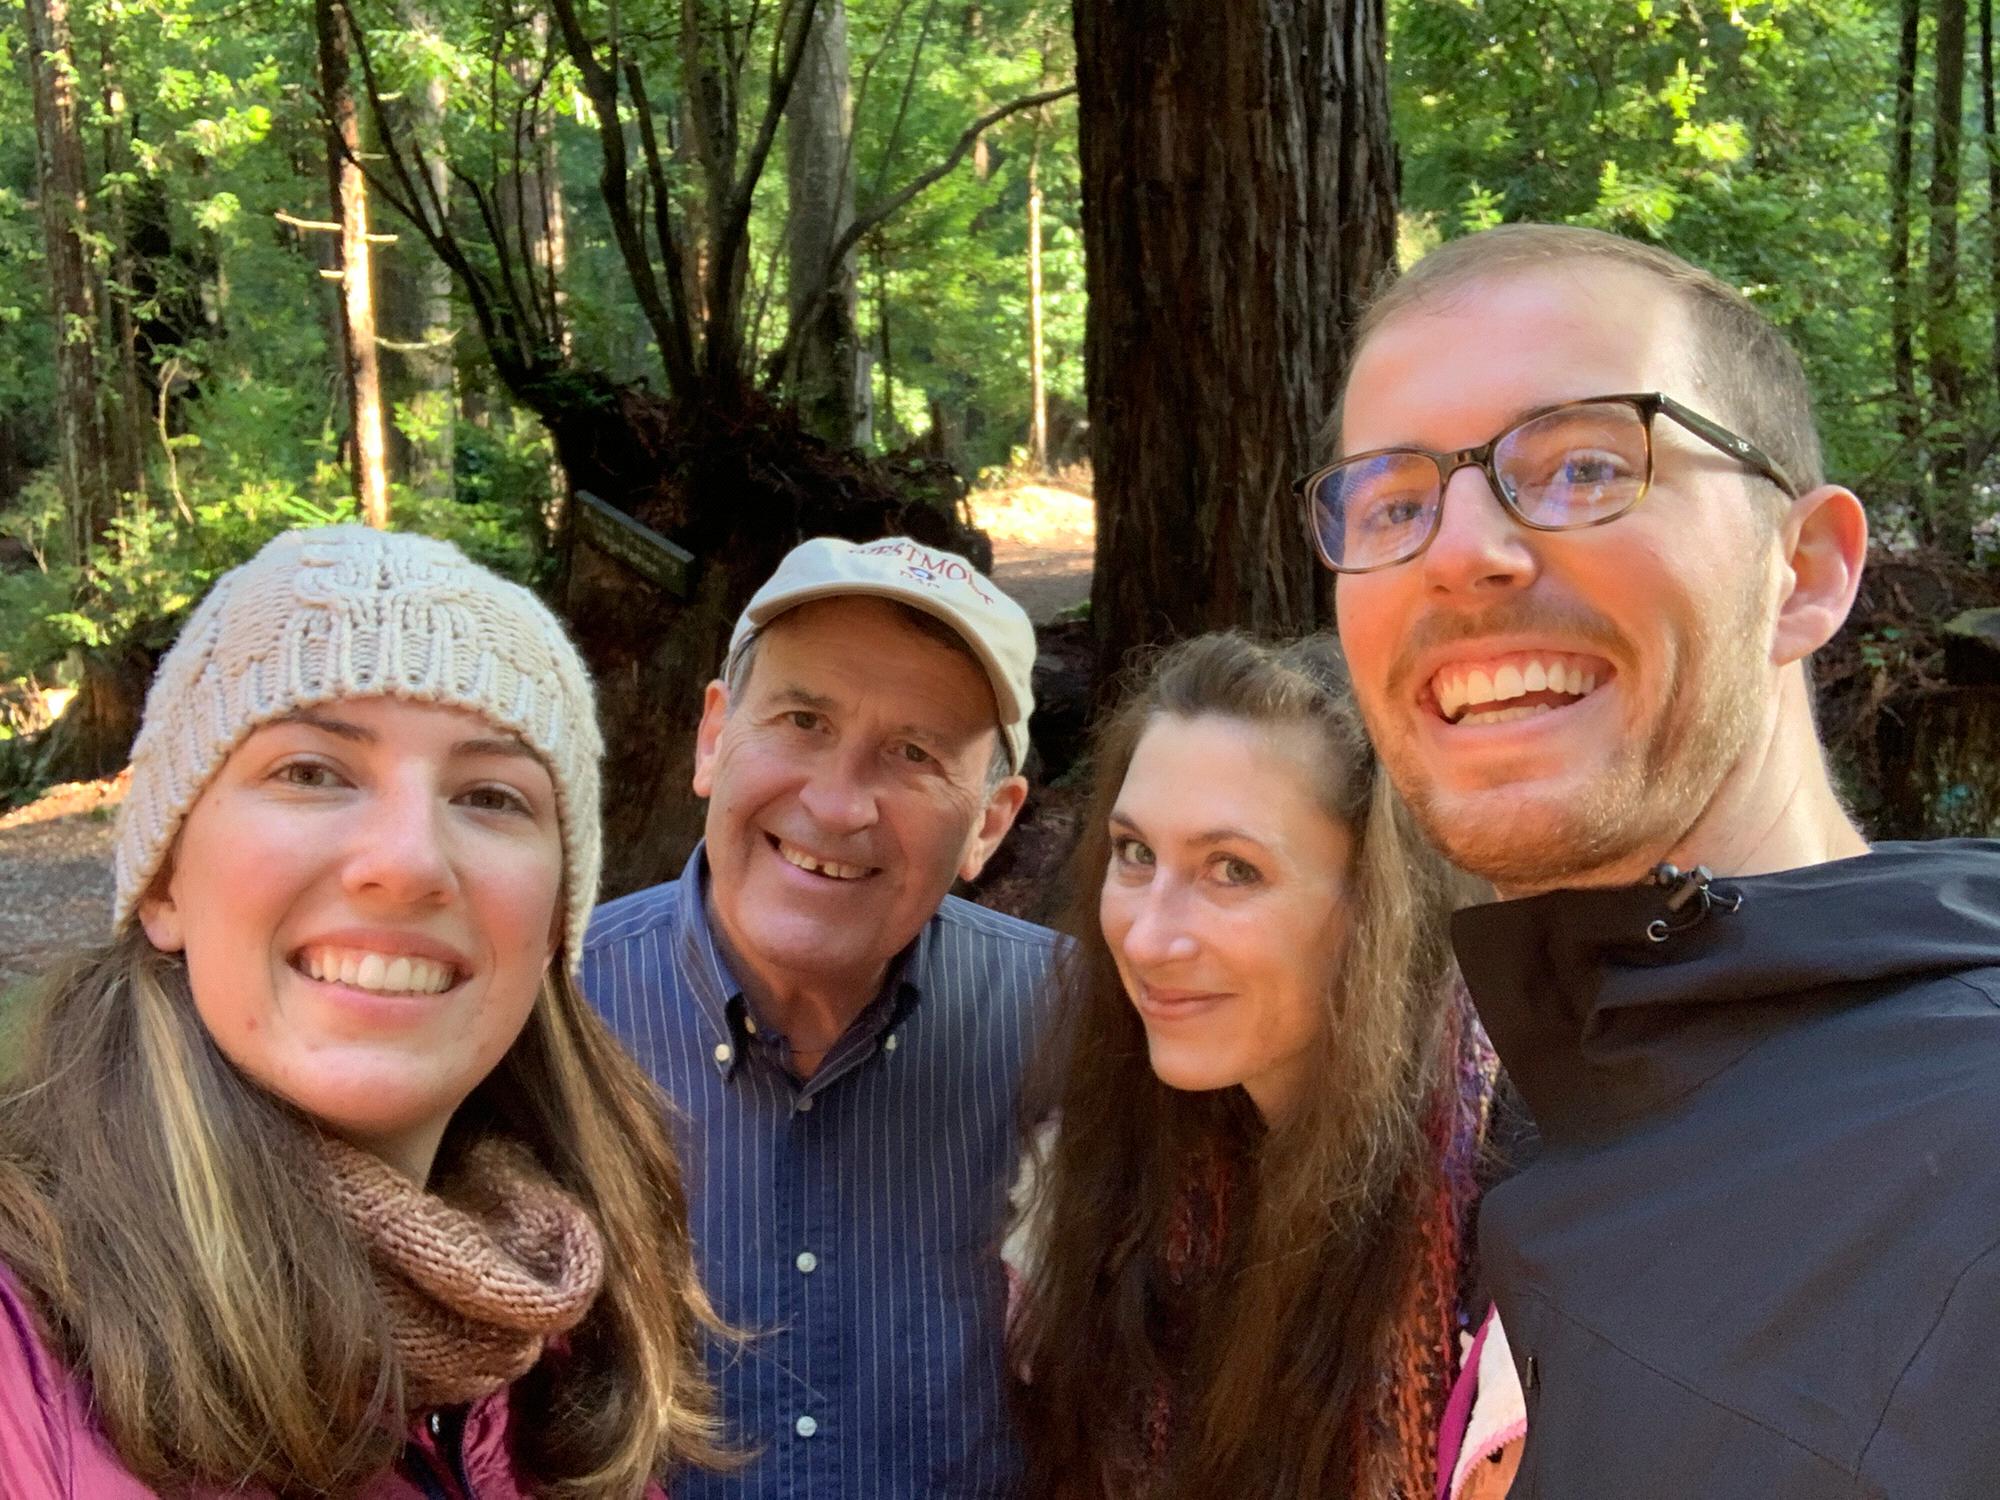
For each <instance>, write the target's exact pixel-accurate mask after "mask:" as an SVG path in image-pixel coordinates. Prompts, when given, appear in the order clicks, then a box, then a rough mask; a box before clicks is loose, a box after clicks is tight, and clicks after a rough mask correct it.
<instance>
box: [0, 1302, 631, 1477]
mask: <svg viewBox="0 0 2000 1500" xmlns="http://www.w3.org/2000/svg"><path fill="white" fill-rule="evenodd" d="M508 1395H509V1393H508V1392H506V1391H501V1392H499V1393H497V1394H495V1395H493V1396H489V1397H487V1398H486V1399H485V1400H484V1401H479V1402H476V1403H474V1404H473V1406H472V1407H470V1408H469V1409H468V1410H467V1412H466V1414H465V1430H464V1434H463V1438H462V1440H461V1445H460V1462H461V1464H462V1466H463V1470H464V1479H465V1480H466V1481H467V1482H469V1484H470V1486H471V1489H470V1496H471V1500H529V1496H530V1494H531V1491H530V1489H529V1487H528V1485H527V1483H526V1481H525V1480H524V1479H523V1478H522V1476H521V1475H520V1474H519V1473H518V1472H517V1471H516V1469H515V1466H514V1462H513V1457H512V1450H511V1445H510V1444H509V1442H508V1436H507V1428H508V1418H509V1402H508ZM441 1430H442V1425H441V1424H437V1425H435V1426H434V1424H432V1423H429V1422H423V1423H419V1424H418V1427H417V1430H416V1432H414V1433H413V1434H412V1441H413V1444H414V1446H416V1447H418V1448H421V1449H422V1450H423V1452H424V1455H425V1457H426V1458H427V1459H429V1460H430V1461H431V1463H432V1464H433V1465H434V1466H435V1467H436V1474H437V1478H436V1480H435V1483H436V1484H437V1485H438V1486H439V1487H441V1488H443V1489H444V1490H445V1492H446V1493H448V1494H452V1495H454V1496H457V1495H461V1494H463V1493H465V1487H464V1485H463V1484H461V1483H460V1480H459V1477H458V1476H457V1475H456V1474H449V1475H448V1466H447V1465H445V1464H444V1462H443V1460H442V1459H441V1457H440V1456H439V1453H438V1448H437V1433H438V1432H439V1431H441ZM429 1493H431V1491H429V1490H427V1489H426V1488H425V1487H424V1486H423V1485H422V1484H420V1483H419V1482H418V1481H417V1480H416V1479H415V1478H414V1477H413V1476H411V1475H409V1474H406V1473H404V1472H402V1471H401V1470H400V1469H399V1470H398V1471H396V1472H391V1473H387V1474H384V1475H382V1476H381V1477H380V1478H379V1479H377V1480H376V1481H375V1482H374V1483H373V1484H371V1485H369V1486H368V1487H367V1488H366V1489H365V1490H364V1491H363V1492H362V1500H424V1497H425V1496H426V1495H427V1494H429ZM260 1494H261V1492H260V1491H235V1492H232V1493H231V1494H230V1495H228V1496H225V1495H224V1494H223V1493H222V1492H219V1491H209V1492H205V1493H204V1494H202V1495H200V1496H196V1497H192V1500H257V1497H258V1496H259V1495H260ZM0 1495H23V1496H28V1495H32V1496H34V1497H36V1500H156V1497H155V1495H154V1492H153V1491H152V1490H149V1489H147V1488H146V1487H145V1486H144V1485H143V1484H141V1483H140V1482H139V1481H138V1480H137V1479H134V1478H133V1477H132V1475H131V1473H130V1472H129V1471H128V1470H127V1469H126V1467H125V1465H124V1464H123V1462H121V1461H120V1459H119V1457H118V1454H117V1452H116V1451H115V1450H114V1449H113V1448H112V1447H111V1445H110V1443H108V1442H107V1441H106V1440H105V1438H104V1435H103V1433H102V1432H100V1431H99V1430H98V1428H97V1425H96V1423H95V1422H94V1421H93V1420H92V1419H91V1413H90V1403H89V1398H88V1396H87V1395H86V1393H85V1391H84V1388H83V1386H82V1384H81V1383H80V1382H79V1381H78V1380H77V1379H76V1378H75V1377H74V1376H73V1375H71V1374H70V1373H69V1371H67V1370H66V1369H64V1368H63V1367H62V1365H61V1364H60V1363H59V1362H58V1361H57V1360H56V1358H55V1357H54V1356H53V1355H52V1354H51V1353H50V1351H49V1348H48V1345H47V1343H46V1342H45V1341H44V1339H43V1337H42V1331H41V1329H40V1327H39V1325H38V1322H37V1320H36V1318H35V1316H34V1314H33V1312H32V1311H31V1310H30V1309H29V1307H28V1305H27V1302H26V1301H25V1299H24V1298H23V1297H22V1295H21V1290H20V1287H19V1285H18V1284H17V1283H16V1282H15V1280H14V1278H13V1276H12V1275H11V1274H9V1272H8V1271H7V1269H6V1268H5V1267H4V1266H0ZM647 1500H664V1493H663V1492H662V1491H661V1490H660V1489H659V1487H658V1486H653V1487H651V1488H650V1489H649V1490H648V1492H647Z"/></svg>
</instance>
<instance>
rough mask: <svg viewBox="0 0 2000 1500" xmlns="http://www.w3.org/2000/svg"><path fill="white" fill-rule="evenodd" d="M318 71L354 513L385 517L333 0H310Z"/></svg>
mask: <svg viewBox="0 0 2000 1500" xmlns="http://www.w3.org/2000/svg"><path fill="white" fill-rule="evenodd" d="M313 14H314V18H315V20H316V21H317V24H318V30H319V73H320V91H321V96H322V102H323V105H324V108H325V110H326V135H327V142H326V145H327V150H326V166H327V179H328V191H329V192H330V194H331V196H332V199H333V217H334V218H335V219H336V220H338V221H339V223H340V261H339V271H340V313H341V316H340V331H341V344H342V348H343V353H344V355H345V361H344V363H345V366H346V384H347V393H348V410H349V413H350V415H351V422H352V426H351V431H350V434H349V449H348V452H349V458H350V461H351V463H352V465H353V473H354V495H355V498H356V499H357V500H358V501H359V502H360V504H361V519H362V520H364V521H366V522H367V523H368V524H369V525H370V526H387V525H388V524H389V473H388V457H387V451H386V450H387V441H386V439H385V437H384V435H383V430H382V375H381V370H380V367H379V364H378V359H377V354H376V349H375V288H374V278H373V275H372V274H371V270H370V267H369V253H368V191H367V184H366V183H365V181H364V180H363V179H362V175H361V167H360V165H359V163H358V158H359V156H360V154H361V125H360V120H359V118H358V116H357V115H356V113H355V108H354V90H353V88H352V87H351V85H350V82H349V79H348V46H347V31H346V28H345V25H344V23H343V22H342V20H341V15H340V11H339V9H338V8H337V7H336V5H335V4H334V0H315V4H314V6H313Z"/></svg>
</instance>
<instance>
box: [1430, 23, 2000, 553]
mask: <svg viewBox="0 0 2000 1500" xmlns="http://www.w3.org/2000/svg"><path fill="white" fill-rule="evenodd" d="M1391 12H1392V19H1391V28H1392V30H1391V35H1392V44H1391V62H1392V67H1393V71H1394V88H1395V110H1396V128H1397V133H1398V136H1399V139H1400V141H1401V145H1402V151H1403V160H1404V164H1405V175H1404V179H1403V188H1404V207H1405V212H1406V214H1407V215H1409V216H1410V217H1411V218H1413V219H1415V220H1417V221H1418V222H1419V223H1420V224H1421V225H1423V226H1425V228H1426V229H1427V230H1428V232H1429V233H1432V234H1440V233H1441V234H1445V235H1451V234H1460V233H1465V232H1468V231H1471V230H1474V229H1478V228H1484V227H1486V226H1488V225H1490V224H1494V223H1499V222H1502V221H1506V220H1517V219H1538V220H1545V221H1556V222H1567V223H1577V224H1588V225H1595V226H1597V227H1600V228H1604V229H1609V230H1613V231H1615V232H1617V233H1620V234H1627V235H1633V236H1636V237H1638V238H1641V239H1647V240H1651V241H1654V242H1656V243H1658V244H1661V245H1664V246H1666V247H1667V248H1669V249H1671V250H1674V251H1676V252H1677V253H1679V254H1682V255H1684V256H1686V257H1688V258H1689V259H1691V260H1693V261H1695V262H1697V263H1698V264H1700V265H1703V266H1705V267H1707V268H1709V269H1710V270H1712V271H1714V272H1716V273H1717V274H1718V275H1720V276H1722V277H1723V278H1724V279H1725V280H1728V281H1730V282H1732V283H1733V284H1735V285H1736V286H1738V287H1739V288H1741V289H1742V290H1743V291H1744V293H1745V294H1746V295H1748V296H1749V297H1750V298H1751V299H1752V300H1753V301H1755V302H1756V303H1757V304H1758V305H1759V306H1760V307H1762V308H1763V309H1764V310H1765V311H1766V312H1767V313H1768V314H1769V315H1770V316H1771V317H1772V318H1773V320H1774V321H1776V322H1777V323H1778V325H1779V326H1780V327H1782V328H1784V329H1785V330H1786V331H1787V332H1788V333H1789V334H1790V335H1791V336H1792V337H1793V338H1794V339H1795V341H1796V342H1797V343H1798V344H1799V346H1800V348H1801V350H1802V352H1803V354H1804V356H1805V359H1806V363H1807V370H1808V374H1809V376H1810V377H1811V380H1812V384H1813V387H1814V390H1815V392H1816V394H1817V396H1818V399H1819V402H1820V412H1821V420H1820V426H1821V431H1822V436H1823V438H1824V440H1825V442H1826V446H1827V450H1828V460H1829V467H1830V469H1831V471H1832V473H1833V474H1834V475H1835V476H1837V477H1838V478H1840V479H1842V480H1843V481H1844V482H1846V483H1849V484H1851V485H1853V486H1855V487H1856V488H1857V489H1861V490H1863V491H1864V492H1865V493H1867V494H1868V495H1869V496H1870V497H1871V498H1873V499H1875V500H1877V501H1883V502H1895V501H1896V500H1897V499H1898V497H1901V496H1906V495H1910V494H1912V493H1916V494H1919V495H1921V493H1922V491H1923V490H1924V487H1925V486H1926V485H1927V484H1928V483H1929V479H1928V473H1929V470H1928V467H1927V464H1928V461H1929V458H1930V457H1931V454H1930V452H1929V451H1928V449H1927V448H1926V449H1925V450H1923V451H1912V450H1911V449H1910V448H1909V446H1908V445H1907V444H1906V443H1905V442H1904V441H1903V439H1902V437H1901V435H1900V434H1899V432H1898V430H1897V420H1896V419H1897V409H1896V405H1895V403H1894V400H1893V397H1892V390H1893V386H1892V379H1891V370H1890V333H1891V329H1890V296H1889V287H1888V282H1887V267H1888V263H1889V252H1890V247H1889V223H1890V211H1889V159H1890V151H1891V149H1892V145H1893V138H1892V130H1891V122H1892V120H1893V119H1894V116H1895V102H1896V101H1895V77H1894V69H1895V61H1896V25H1897V13H1898V11H1897V7H1896V6H1895V5H1892V4H1883V3H1858V0H1758V3H1750V4H1739V5H1734V6H1681V5H1663V4H1656V3H1652V0H1607V3H1604V4H1601V5H1594V6H1585V5H1578V4H1571V3H1561V4H1545V3H1527V0H1399V3H1397V4H1395V5H1393V6H1392V7H1391ZM1973 40H1974V43H1975V45H1976V36H1975V38H1974V39H1973ZM1923 56H1924V58H1925V59H1926V60H1925V62H1924V64H1923V71H1924V76H1923V77H1920V79H1919V81H1918V88H1919V94H1920V98H1919V106H1918V117H1919V125H1918V139H1917V150H1916V157H1917V160H1918V163H1919V171H1918V174H1917V181H1916V184H1915V187H1914V194H1915V205H1914V206H1915V217H1916V223H1917V232H1916V233H1915V235H1914V236H1913V241H1912V248H1913V251H1914V253H1915V256H1916V262H1917V267H1916V272H1915V277H1916V281H1915V284H1916V285H1917V286H1919V287H1920V286H1921V285H1922V284H1923V274H1924V267H1923V253H1924V249H1925V239H1924V234H1923V230H1922V222H1923V212H1924V209H1923V202H1922V195H1923V191H1924V177H1925V175H1926V172H1927V167H1925V165H1924V164H1925V163H1927V162H1928V154H1929V139H1928V137H1929V130H1928V125H1927V123H1926V121H1927V120H1928V117H1929V112H1930V110H1931V107H1932V100H1931V99H1930V98H1929V97H1928V93H1929V90H1930V88H1931V80H1930V79H1929V77H1928V71H1929V63H1928V58H1929V50H1928V48H1926V49H1925V50H1924V53H1923ZM1969 75H1970V76H1971V78H1972V79H1973V80H1974V87H1972V88H1969V89H1968V90H1967V94H1966V98H1965V100H1964V101H1963V103H1964V108H1965V112H1966V117H1967V127H1968V128H1967V131H1966V137H1965V139H1966V153H1965V158H1964V174H1965V184H1966V187H1965V191H1964V194H1963V198H1964V201H1963V202H1962V203H1961V204H1960V205H1959V209H1958V211H1959V213H1960V216H1961V218H1962V221H1963V226H1964V229H1965V231H1966V233H1965V237H1964V240H1963V245H1964V250H1963V251H1962V255H1963V257H1964V265H1963V267H1962V269H1961V273H1960V274H1961V277H1962V278H1963V281H1964V285H1965V291H1966V295H1967V299H1968V300H1967V306H1966V309H1965V319H1964V323H1965V327H1966V329H1967V330H1968V333H1969V339H1968V342H1969V344H1970V345H1971V361H1970V363H1971V365H1972V367H1973V369H1974V370H1975V372H1977V371H1981V370H1983V371H1984V372H1985V373H1984V374H1983V376H1981V377H1980V379H1979V382H1978V383H1979V384H1980V385H1981V386H1982V387H1983V390H1984V394H1983V395H1982V397H1981V400H1982V402H1983V403H1984V406H1985V408H1986V410H1987V411H1988V413H1989V416H1988V417H1987V418H1986V420H1988V421H1990V420H1991V416H1990V413H1991V412H1992V411H1993V409H1994V407H1995V406H1996V404H2000V393H1996V390H1995V384H1994V373H1993V364H1994V361H1993V360H1992V358H1991V357H1990V356H1991V352H1992V351H1990V349H1989V348H1987V347H1986V346H1985V345H1984V343H1983V342H1982V339H1981V337H1980V335H1979V333H1978V332H1977V329H1980V328H1984V329H1987V330H1989V332H1990V328H1991V325H1992V308H1993V300H1994V295H1995V293H1994V283H1993V281H1992V279H1991V274H1990V262H1991V251H1990V249H1989V248H1988V246H1987V245H1986V244H1985V243H1984V242H1983V239H1982V237H1981V236H1980V235H1979V234H1978V233H1976V232H1975V231H1976V230H1977V229H1979V228H1982V227H1983V226H1984V225H1985V223H1986V219H1987V215H1988V212H1989V205H1988V204H1987V202H1986V201H1985V198H1986V195H1985V191H1984V181H1985V167H1986V159H1985V156H1984V152H1985V151H1986V149H1987V147H1986V145H1985V143H1984V139H1983V131H1982V127H1981V126H1980V123H1979V110H1978V104H1977V88H1976V79H1977V66H1976V62H1974V63H1973V64H1972V65H1971V66H1970V68H1969ZM1988 509H1989V510H1990V505H1989V506H1988ZM1904 514H1906V513H1905V512H1902V511H1900V510H1898V509H1897V507H1896V506H1895V504H1893V503H1889V504H1882V505H1879V506H1878V508H1877V517H1878V524H1882V525H1883V529H1885V530H1888V531H1890V532H1894V531H1895V530H1896V529H1897V526H1898V524H1899V517H1901V516H1903V515H1904ZM1883 523H1886V524H1883Z"/></svg>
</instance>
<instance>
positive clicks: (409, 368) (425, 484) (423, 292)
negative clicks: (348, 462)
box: [370, 11, 546, 499]
mask: <svg viewBox="0 0 2000 1500" xmlns="http://www.w3.org/2000/svg"><path fill="white" fill-rule="evenodd" d="M405 19H406V24H407V25H408V26H409V28H410V29H411V30H412V31H414V32H416V33H417V34H418V35H419V36H420V37H422V38H424V39H426V40H430V39H434V38H435V37H436V36H437V23H436V20H435V18H434V17H433V16H431V15H428V14H426V13H424V12H422V11H414V12H408V13H406V18H405ZM545 24H546V23H545ZM446 103H447V92H446V87H445V80H444V78H443V76H442V75H437V76H433V77H432V78H431V79H430V80H429V81H428V82H426V83H424V84H423V85H422V86H421V87H413V88H410V89H407V90H406V91H405V93H404V96H403V98H402V99H401V100H400V101H399V102H398V105H397V109H396V114H395V122H396V123H395V128H396V129H397V130H398V131H399V132H401V133H403V134H405V135H407V136H408V137H409V138H410V139H412V140H414V141H416V142H417V143H418V144H419V145H420V146H421V148H422V150H423V153H424V165H425V167H427V168H428V169H429V181H430V191H431V193H432V194H433V195H434V196H435V197H436V200H437V201H438V202H439V203H449V201H450V195H451V166H450V158H449V156H448V155H447V154H446V149H445V140H444V118H445V106H446ZM381 250H382V253H381V254H380V255H379V256H376V255H374V254H372V253H371V255H370V260H371V262H372V264H373V266H374V271H375V277H374V280H375V289H376V291H377V293H378V295H379V304H378V306H377V308H376V345H377V347H378V349H379V351H380V358H381V371H382V405H383V408H384V411H385V413H386V414H387V415H388V417H389V419H390V420H389V425H388V427H387V429H386V430H385V431H384V433H383V437H384V439H385V440H386V443H387V466H388V476H389V478H390V479H391V480H392V481H395V482H397V483H401V484H406V485H408V486H409V487H410V488H411V489H413V490H416V491H418V492H420V493H423V494H426V495H430V496H432V497H435V498H440V499H443V498H448V497H449V496H450V495H451V491H452V462H453V460H452V454H453V449H454V446H455V437H454V431H455V429H456V427H457V415H458V409H457V403H456V398H455V395H454V387H455V385H456V380H455V374H456V372H455V370H454V368H453V365H454V361H453V357H452V336H453V332H452V322H451V270H450V268H449V267H448V266H446V265H445V263H444V262H443V261H441V260H440V259H438V257H437V256H435V255H433V254H432V253H431V249H430V247H429V246H428V245H426V244H425V243H424V241H423V237H422V236H421V235H419V234H417V233H415V232H414V231H411V230H408V229H403V230H399V231H398V233H397V235H396V239H395V243H394V244H393V245H384V246H382V247H381ZM405 413H406V414H407V417H408V420H405V418H404V416H403V415H402V414H405ZM406 429H407V430H406Z"/></svg>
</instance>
